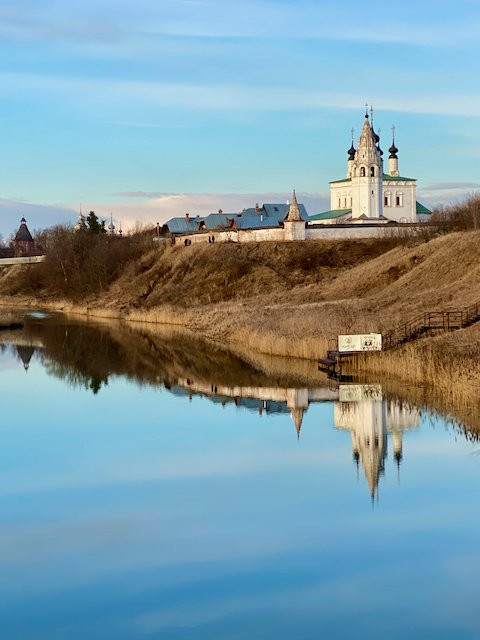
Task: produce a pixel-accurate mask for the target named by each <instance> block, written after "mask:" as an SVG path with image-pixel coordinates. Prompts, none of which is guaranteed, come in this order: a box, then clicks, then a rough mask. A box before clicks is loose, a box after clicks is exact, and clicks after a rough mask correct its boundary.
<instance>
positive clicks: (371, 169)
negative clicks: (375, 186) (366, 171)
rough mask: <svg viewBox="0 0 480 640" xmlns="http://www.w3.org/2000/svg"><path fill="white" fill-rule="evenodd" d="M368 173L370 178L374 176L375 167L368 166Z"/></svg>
mask: <svg viewBox="0 0 480 640" xmlns="http://www.w3.org/2000/svg"><path fill="white" fill-rule="evenodd" d="M370 175H371V176H372V178H374V177H375V167H370Z"/></svg>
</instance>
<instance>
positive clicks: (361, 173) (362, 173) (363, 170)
mask: <svg viewBox="0 0 480 640" xmlns="http://www.w3.org/2000/svg"><path fill="white" fill-rule="evenodd" d="M360 177H361V178H365V167H362V168H361V169H360Z"/></svg>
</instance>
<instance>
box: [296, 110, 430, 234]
mask: <svg viewBox="0 0 480 640" xmlns="http://www.w3.org/2000/svg"><path fill="white" fill-rule="evenodd" d="M392 132H393V136H392V146H391V147H390V148H389V150H388V152H389V157H388V167H387V172H386V173H385V172H384V166H383V151H382V149H381V148H380V136H379V135H378V134H377V133H376V132H375V130H374V128H373V109H371V111H370V116H369V114H368V110H367V111H366V113H365V118H364V121H363V128H362V132H361V135H360V139H359V141H358V147H357V149H355V147H354V141H353V131H352V146H351V147H350V149H349V150H348V160H347V171H346V177H345V178H342V179H340V180H333V181H332V182H330V210H329V211H325V212H323V213H319V214H317V215H313V216H310V218H309V219H308V222H309V223H310V224H342V223H347V222H348V223H357V224H358V223H360V224H361V223H382V222H383V223H388V222H400V223H405V222H410V223H416V222H425V221H427V220H428V218H429V216H430V214H431V211H430V210H429V209H427V208H426V207H424V206H423V205H422V204H421V203H420V202H418V201H417V181H416V178H406V177H404V176H401V175H400V171H399V168H398V148H397V146H396V144H395V127H392Z"/></svg>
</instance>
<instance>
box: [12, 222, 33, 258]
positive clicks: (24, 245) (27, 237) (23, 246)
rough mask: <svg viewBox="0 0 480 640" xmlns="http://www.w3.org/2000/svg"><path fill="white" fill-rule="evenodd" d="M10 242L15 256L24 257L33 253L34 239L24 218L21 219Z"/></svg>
mask: <svg viewBox="0 0 480 640" xmlns="http://www.w3.org/2000/svg"><path fill="white" fill-rule="evenodd" d="M12 244H13V252H14V256H15V258H26V257H29V256H33V255H35V240H34V239H33V237H32V234H31V233H30V231H29V229H28V227H27V221H26V220H25V218H22V219H21V221H20V226H19V228H18V231H17V233H16V235H15V238H14V240H13V243H12Z"/></svg>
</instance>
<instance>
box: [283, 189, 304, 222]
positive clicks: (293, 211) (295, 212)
mask: <svg viewBox="0 0 480 640" xmlns="http://www.w3.org/2000/svg"><path fill="white" fill-rule="evenodd" d="M285 220H287V221H288V222H295V221H298V220H303V218H302V216H301V214H300V209H299V206H298V202H297V194H296V192H295V189H294V190H293V195H292V201H291V203H290V207H289V209H288V214H287V217H286V218H285Z"/></svg>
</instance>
